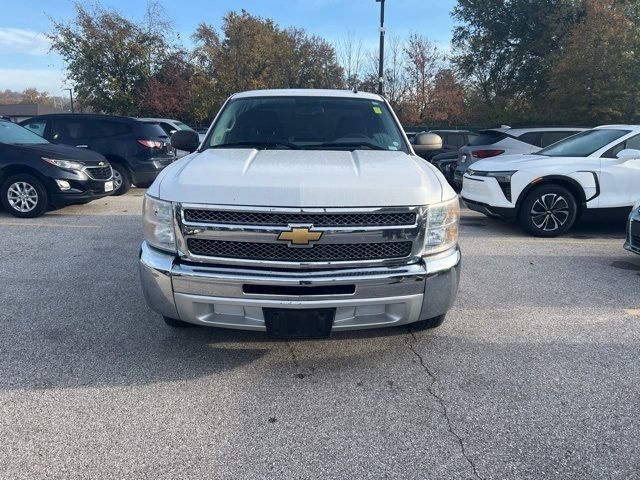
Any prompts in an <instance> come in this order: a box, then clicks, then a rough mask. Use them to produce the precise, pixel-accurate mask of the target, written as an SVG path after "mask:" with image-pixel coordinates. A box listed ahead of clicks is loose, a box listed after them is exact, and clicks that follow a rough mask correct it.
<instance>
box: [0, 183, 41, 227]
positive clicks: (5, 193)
mask: <svg viewBox="0 0 640 480" xmlns="http://www.w3.org/2000/svg"><path fill="white" fill-rule="evenodd" d="M0 195H1V196H2V205H3V206H4V208H5V210H6V211H7V212H9V213H10V214H11V215H13V216H14V217H19V218H35V217H39V216H40V215H43V214H44V213H45V212H46V211H47V206H48V204H49V195H48V194H47V190H46V189H45V188H44V185H43V184H42V182H41V181H40V180H38V179H37V178H36V177H34V176H33V175H29V174H26V173H23V174H18V175H13V176H11V177H9V178H7V179H6V180H5V181H4V182H3V183H2V186H0Z"/></svg>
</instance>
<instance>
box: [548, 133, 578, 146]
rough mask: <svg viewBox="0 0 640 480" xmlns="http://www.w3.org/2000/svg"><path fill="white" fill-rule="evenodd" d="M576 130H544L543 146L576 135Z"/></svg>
mask: <svg viewBox="0 0 640 480" xmlns="http://www.w3.org/2000/svg"><path fill="white" fill-rule="evenodd" d="M575 133H576V132H567V131H564V132H543V133H542V135H541V136H540V143H541V145H540V146H541V147H548V146H549V145H552V144H554V143H556V142H559V141H560V140H562V139H564V138H567V137H570V136H571V135H574V134H575Z"/></svg>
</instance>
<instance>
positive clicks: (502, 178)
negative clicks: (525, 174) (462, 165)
mask: <svg viewBox="0 0 640 480" xmlns="http://www.w3.org/2000/svg"><path fill="white" fill-rule="evenodd" d="M516 171H517V170H513V171H506V172H483V171H480V170H472V169H470V168H469V169H467V174H469V175H471V176H475V177H490V178H495V179H496V180H497V181H498V185H500V189H501V190H502V193H504V196H505V198H506V199H507V200H509V201H511V177H512V176H513V174H514V173H516Z"/></svg>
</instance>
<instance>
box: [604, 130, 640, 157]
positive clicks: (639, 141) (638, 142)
mask: <svg viewBox="0 0 640 480" xmlns="http://www.w3.org/2000/svg"><path fill="white" fill-rule="evenodd" d="M627 148H633V149H636V150H640V135H636V136H635V137H631V138H628V139H627V140H625V141H624V142H620V143H619V144H617V145H616V146H614V147H611V148H610V149H609V150H607V151H606V152H604V153H603V154H602V155H600V156H601V157H602V158H618V154H619V153H620V152H621V151H622V150H625V149H627Z"/></svg>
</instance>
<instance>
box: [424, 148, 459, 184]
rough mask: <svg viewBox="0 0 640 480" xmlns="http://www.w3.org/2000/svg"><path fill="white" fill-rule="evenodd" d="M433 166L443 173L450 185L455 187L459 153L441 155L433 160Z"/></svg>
mask: <svg viewBox="0 0 640 480" xmlns="http://www.w3.org/2000/svg"><path fill="white" fill-rule="evenodd" d="M431 164H432V165H433V166H434V167H436V168H437V169H438V170H440V171H441V172H442V174H443V175H444V178H446V179H447V181H448V182H449V184H451V185H453V172H454V171H455V169H456V165H458V152H457V151H454V152H446V153H439V154H438V155H436V156H434V157H433V158H431Z"/></svg>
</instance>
